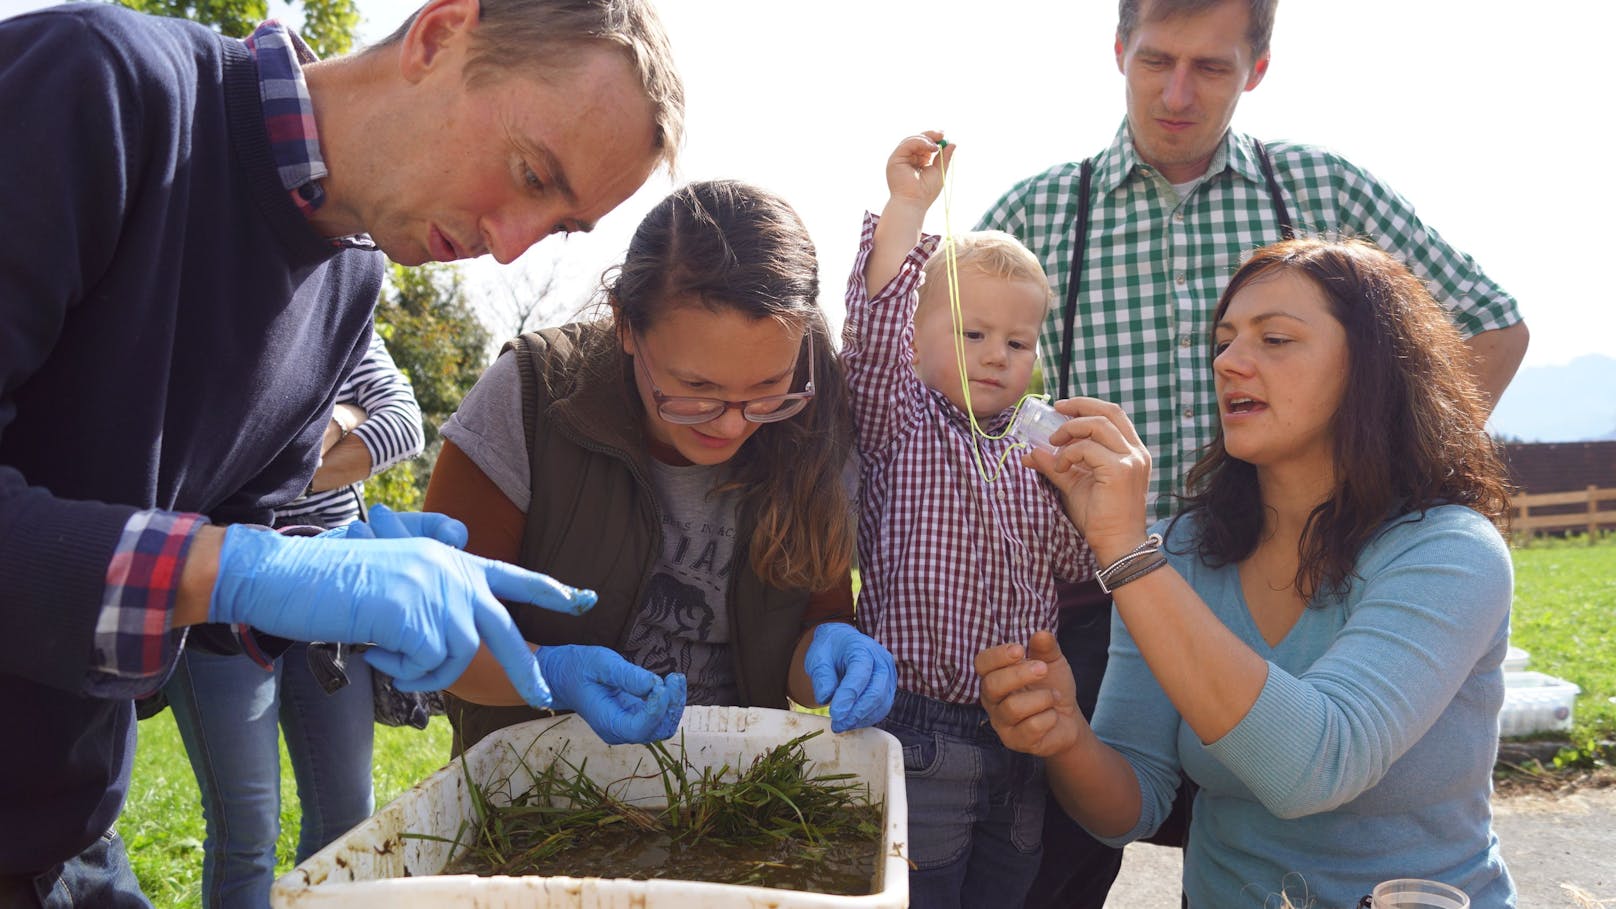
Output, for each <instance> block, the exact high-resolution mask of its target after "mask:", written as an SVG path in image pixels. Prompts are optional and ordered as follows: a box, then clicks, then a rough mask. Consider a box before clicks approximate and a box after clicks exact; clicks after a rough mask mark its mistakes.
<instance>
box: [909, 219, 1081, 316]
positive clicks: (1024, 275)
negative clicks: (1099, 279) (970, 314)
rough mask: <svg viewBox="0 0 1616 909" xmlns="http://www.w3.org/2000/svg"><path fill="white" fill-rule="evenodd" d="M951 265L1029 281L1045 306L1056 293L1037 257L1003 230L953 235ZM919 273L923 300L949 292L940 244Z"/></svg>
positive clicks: (945, 253) (986, 273)
mask: <svg viewBox="0 0 1616 909" xmlns="http://www.w3.org/2000/svg"><path fill="white" fill-rule="evenodd" d="M954 267H955V268H956V269H958V270H959V271H961V272H963V271H965V269H967V268H972V269H975V270H976V271H977V272H978V273H979V274H984V275H987V276H988V277H990V278H1002V279H1004V280H1006V281H1031V282H1033V283H1035V284H1037V285H1038V286H1039V287H1042V288H1043V289H1044V304H1045V306H1048V305H1049V302H1050V301H1051V300H1053V299H1054V296H1055V294H1054V291H1053V290H1051V289H1050V286H1049V276H1048V275H1045V274H1044V267H1043V265H1042V264H1040V263H1039V261H1038V257H1037V256H1035V255H1033V254H1032V250H1030V249H1028V248H1027V247H1025V246H1023V245H1021V241H1020V240H1017V239H1016V238H1015V237H1013V236H1011V235H1010V234H1007V233H1005V232H1004V231H1002V230H973V231H971V232H969V233H965V234H961V235H959V236H958V237H955V238H954ZM922 274H924V275H925V280H924V281H923V282H921V294H920V299H921V303H922V304H924V303H925V301H926V298H927V297H931V296H934V295H936V294H937V293H943V294H945V295H946V294H947V293H948V253H947V250H945V249H944V248H943V246H942V245H941V244H939V245H938V247H937V251H936V252H935V253H932V256H931V258H930V259H928V260H927V261H926V267H925V269H924V270H923V271H922ZM927 288H931V293H927V292H926V289H927ZM944 299H947V298H946V296H945V297H944Z"/></svg>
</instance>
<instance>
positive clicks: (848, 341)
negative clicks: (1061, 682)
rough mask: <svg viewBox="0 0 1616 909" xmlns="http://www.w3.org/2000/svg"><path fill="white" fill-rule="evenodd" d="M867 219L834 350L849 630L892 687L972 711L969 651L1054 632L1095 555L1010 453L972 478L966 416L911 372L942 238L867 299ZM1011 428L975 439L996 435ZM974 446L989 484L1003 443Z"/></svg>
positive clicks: (1004, 419)
mask: <svg viewBox="0 0 1616 909" xmlns="http://www.w3.org/2000/svg"><path fill="white" fill-rule="evenodd" d="M878 220H879V218H878V217H877V216H876V215H873V214H866V215H865V218H864V232H863V235H862V237H861V238H860V241H859V253H858V258H857V260H856V261H854V263H853V274H852V276H851V277H850V278H849V279H848V283H847V322H846V328H845V331H844V335H843V348H842V361H843V363H844V365H845V367H846V369H847V381H848V385H849V386H850V388H851V390H852V397H853V416H854V420H855V422H856V423H857V427H858V448H859V457H860V461H861V463H860V466H859V479H860V512H859V565H860V570H861V574H862V579H863V586H862V589H861V590H860V592H859V600H858V615H857V621H858V626H859V628H860V629H861V630H863V631H864V633H866V634H868V635H870V636H871V637H873V638H875V639H876V640H878V641H880V642H881V643H882V644H884V645H886V647H887V649H888V650H890V651H892V655H893V657H894V658H896V660H897V663H898V687H900V688H902V689H904V690H905V691H910V692H914V693H916V694H920V695H924V696H926V697H929V698H933V699H936V700H940V701H947V702H950V703H955V704H965V703H975V702H976V700H977V696H978V691H979V687H980V686H979V685H978V682H977V677H976V669H975V660H976V654H977V652H978V651H980V650H981V649H982V648H984V647H991V646H993V645H995V644H1003V643H1008V642H1011V641H1016V642H1022V643H1025V642H1026V640H1027V638H1028V637H1030V636H1031V635H1032V633H1033V632H1034V631H1037V630H1039V629H1053V628H1054V627H1055V579H1056V578H1061V579H1064V580H1069V581H1082V580H1087V579H1088V578H1090V577H1092V576H1093V574H1094V556H1093V554H1092V553H1091V552H1090V551H1089V548H1088V546H1087V545H1086V544H1085V543H1084V542H1083V538H1082V537H1081V536H1079V535H1078V532H1077V530H1076V528H1074V527H1073V526H1072V523H1071V521H1070V520H1068V519H1067V517H1066V515H1065V513H1064V512H1063V511H1062V510H1061V506H1060V502H1059V499H1058V497H1057V495H1056V493H1055V491H1054V489H1053V488H1052V487H1050V486H1049V484H1048V483H1046V482H1045V481H1044V480H1043V478H1042V477H1041V476H1039V475H1038V474H1037V473H1036V472H1034V471H1032V470H1030V469H1028V468H1026V467H1022V466H1021V462H1020V458H1019V457H1018V456H1017V454H1012V455H1011V456H1010V458H1009V459H1008V461H1007V462H1006V464H1005V467H1004V468H1003V470H1002V472H1001V473H1000V474H999V476H998V477H997V478H996V479H995V481H994V482H992V483H987V482H985V481H984V480H983V478H982V477H981V475H980V474H979V473H978V472H977V467H976V461H975V457H974V455H973V454H972V450H971V449H972V444H973V442H972V437H971V428H970V423H969V420H968V419H967V417H966V414H965V412H964V411H962V410H960V409H959V408H957V407H955V406H954V405H953V403H952V402H950V401H949V400H948V398H947V397H946V396H945V395H944V394H943V393H942V392H940V391H937V390H936V389H933V388H930V387H928V386H927V385H926V384H925V383H923V382H921V381H920V378H919V376H917V375H916V374H915V371H914V367H913V354H912V350H913V344H914V335H915V331H914V313H915V305H916V303H917V302H918V300H919V287H920V274H921V267H922V266H924V265H925V264H926V260H927V259H928V258H930V256H931V254H932V252H933V251H935V249H936V248H937V243H938V239H939V238H937V237H935V236H931V235H927V236H925V237H923V238H922V239H921V241H920V244H919V245H918V246H916V247H915V248H914V249H913V250H911V251H910V253H909V255H908V257H907V258H906V259H905V260H904V263H903V267H902V268H901V269H900V270H899V272H898V275H897V277H895V278H893V279H892V282H891V283H890V284H888V285H887V286H886V287H885V288H884V289H883V290H882V291H881V293H880V295H879V296H877V297H876V298H875V299H873V300H872V299H870V295H869V290H868V288H867V287H866V286H865V283H864V267H865V263H866V261H867V260H868V259H869V257H870V249H871V246H872V244H873V242H874V237H875V225H876V222H877V221H878ZM1010 415H1011V411H1010V410H1006V411H1004V412H1003V413H1000V414H997V415H996V416H994V417H993V418H992V419H991V420H989V421H987V424H986V425H985V426H984V429H985V430H986V431H988V432H989V433H992V434H995V435H996V434H998V433H999V432H1000V431H1002V430H1003V429H1004V427H1005V426H1006V425H1007V424H1008V423H1009V420H1010ZM976 444H978V445H980V447H981V454H982V460H983V463H984V464H986V465H987V466H988V469H989V473H990V475H991V474H992V472H993V466H992V465H994V464H997V463H998V461H999V458H1000V457H1001V456H1002V455H1003V454H1004V452H1005V450H1006V449H1008V448H1009V447H1010V446H1011V445H1012V444H1013V440H1011V439H1000V440H988V439H978V440H977V441H976ZM1018 454H1019V453H1018Z"/></svg>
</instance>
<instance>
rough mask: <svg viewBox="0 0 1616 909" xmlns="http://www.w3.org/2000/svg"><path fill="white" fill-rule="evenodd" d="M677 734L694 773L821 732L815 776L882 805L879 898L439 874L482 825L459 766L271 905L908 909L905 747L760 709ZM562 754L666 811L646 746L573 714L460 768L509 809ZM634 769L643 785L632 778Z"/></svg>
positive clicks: (300, 872) (526, 726) (354, 834)
mask: <svg viewBox="0 0 1616 909" xmlns="http://www.w3.org/2000/svg"><path fill="white" fill-rule="evenodd" d="M679 728H680V731H681V732H682V733H683V735H684V744H685V757H686V759H687V760H688V761H689V762H690V763H691V764H692V765H694V766H695V767H697V768H701V767H708V766H715V767H716V766H722V765H724V764H728V765H729V766H730V767H731V768H734V767H737V766H739V767H742V768H744V767H747V766H750V764H751V762H752V759H753V758H754V757H757V756H758V755H760V754H762V753H764V752H766V751H768V750H769V749H770V748H773V747H774V746H776V745H779V744H782V743H784V742H787V741H789V740H791V739H793V738H796V737H797V736H800V735H802V734H804V733H807V732H811V731H813V730H815V729H823V730H824V734H822V735H819V736H815V737H814V738H812V739H809V740H808V741H806V742H804V743H803V746H802V747H803V751H804V753H805V754H806V755H807V756H808V759H809V761H810V764H811V767H810V772H811V773H849V772H850V773H856V774H858V775H859V776H860V777H861V778H862V779H863V780H864V781H866V782H868V784H869V787H870V798H871V800H872V801H876V802H882V803H884V805H885V822H886V823H885V828H886V829H885V834H884V837H883V840H882V843H881V847H880V848H881V855H882V856H884V858H883V859H882V860H881V861H878V862H877V864H876V879H875V881H874V882H873V887H872V889H873V890H874V891H875V892H874V893H872V894H870V895H868V896H833V895H829V894H822V893H808V892H802V891H796V890H781V889H775V888H768V887H742V886H737V885H733V884H713V883H707V882H704V881H674V880H653V881H632V880H620V879H609V878H574V877H477V876H475V875H439V872H440V871H441V870H442V869H443V868H444V867H445V866H447V865H448V864H449V861H450V859H451V857H452V856H451V855H450V849H451V845H450V842H449V841H453V840H454V839H455V838H456V837H457V836H461V837H462V838H463V836H464V834H463V833H462V832H461V830H462V824H467V825H469V824H470V823H471V822H472V818H473V817H474V812H473V809H472V804H471V798H470V792H469V791H468V789H467V784H466V779H465V772H466V771H465V770H464V769H462V767H461V763H460V762H459V761H454V762H451V763H450V764H449V765H447V766H445V767H444V768H443V769H441V770H439V771H438V772H437V773H434V774H433V775H432V776H430V777H427V778H426V779H425V780H423V781H421V782H420V783H417V784H416V785H415V787H414V788H413V789H411V790H410V791H409V792H406V793H405V794H403V795H401V796H399V797H398V798H397V799H394V800H393V801H392V802H391V803H389V804H388V805H387V806H385V807H384V808H382V809H381V810H380V811H378V812H376V813H375V814H374V815H372V816H371V817H370V818H369V819H368V820H366V821H365V822H364V823H362V824H360V825H359V826H358V827H355V828H354V829H353V830H350V831H349V832H348V833H347V834H345V835H344V836H343V837H341V838H340V839H338V840H337V841H336V842H334V843H332V844H331V845H329V846H327V847H326V848H324V849H322V850H320V851H319V852H317V853H315V854H314V855H313V856H311V857H310V858H309V859H308V861H305V862H303V863H302V864H300V865H298V866H297V867H296V868H294V869H292V870H291V871H290V872H288V873H286V874H285V875H283V876H282V877H281V878H280V879H279V880H277V881H276V882H275V886H274V888H273V890H272V892H271V894H270V905H272V906H274V907H276V909H316V907H320V909H323V907H342V909H427V907H431V909H443V907H466V909H471V907H476V909H540V907H569V909H574V907H575V909H672V907H686V906H703V907H708V906H710V907H714V909H731V907H734V909H741V907H745V909H758V907H765V906H767V907H778V909H853V907H883V909H885V907H903V906H907V905H908V904H909V874H908V864H907V851H908V833H907V821H906V819H907V806H906V803H905V801H904V786H903V749H902V747H901V746H900V745H899V744H898V740H897V739H895V738H893V737H892V736H891V735H889V734H887V733H885V732H882V731H880V730H878V729H859V730H856V731H853V732H846V733H843V734H841V735H832V734H831V732H830V720H829V718H827V717H823V716H816V715H813V714H806V713H794V712H791V711H786V710H768V709H763V708H740V707H689V708H686V710H685V715H684V720H683V721H682V722H681V724H680V727H679ZM678 742H679V733H675V734H674V737H673V738H672V739H671V740H670V741H669V743H668V744H669V750H671V751H673V752H674V753H675V755H677V753H678V749H677V744H678ZM558 754H561V755H564V756H565V757H566V759H567V760H568V762H570V763H571V764H572V765H574V766H579V765H583V766H584V767H585V769H586V771H587V773H588V775H589V777H590V778H591V779H593V780H595V781H596V782H599V783H614V782H616V781H622V782H621V783H618V784H617V785H614V786H613V787H612V793H613V794H614V795H616V796H618V797H619V798H622V799H624V800H625V801H629V802H633V803H636V804H641V805H661V804H664V802H665V800H664V797H663V790H662V783H661V780H660V778H658V777H657V776H656V774H654V773H650V774H645V773H643V771H644V770H645V769H646V768H647V767H648V766H650V767H654V766H655V765H654V762H652V760H651V756H650V755H649V753H648V752H647V751H646V750H645V749H644V748H643V747H641V746H639V745H615V746H613V745H607V744H605V743H603V742H602V741H601V740H600V739H599V738H597V737H596V736H595V734H594V733H593V732H591V731H590V730H589V727H588V726H587V725H586V724H585V723H584V722H583V720H581V719H579V718H578V717H576V716H570V715H569V716H566V717H561V718H556V719H544V720H534V721H532V722H529V723H522V724H520V725H517V726H511V727H509V728H507V729H502V730H500V731H498V732H496V733H494V734H493V735H491V736H489V737H488V738H486V739H484V740H483V741H481V742H479V743H477V745H476V746H475V747H473V748H471V749H470V750H469V751H467V752H466V754H465V763H466V768H469V771H470V774H471V776H472V778H473V779H475V780H477V781H478V782H479V783H480V784H481V785H482V788H483V790H484V793H485V795H487V796H488V797H489V798H490V799H491V800H493V801H496V802H498V801H503V802H506V803H508V802H509V801H510V799H511V797H512V796H513V795H517V794H520V793H521V792H522V791H524V790H526V789H527V788H528V787H529V784H530V782H531V780H530V779H529V777H528V776H527V773H526V771H523V770H520V769H519V767H520V763H519V760H518V757H519V756H520V759H521V761H525V763H526V766H528V767H530V768H532V769H533V770H535V771H537V770H540V769H542V768H544V767H545V766H547V765H549V764H550V763H551V761H552V760H553V759H554V758H555V756H556V755H558ZM586 761H587V763H585V762H586ZM636 770H639V771H642V774H641V775H642V776H643V778H640V779H630V777H631V776H634V775H635V771H636ZM507 784H508V785H507ZM511 789H515V792H512V791H511ZM468 829H469V827H468ZM402 833H411V834H427V835H430V836H434V837H442V838H443V839H444V840H445V842H437V841H435V840H423V839H419V838H416V837H413V836H412V837H407V838H406V837H401V836H400V834H402Z"/></svg>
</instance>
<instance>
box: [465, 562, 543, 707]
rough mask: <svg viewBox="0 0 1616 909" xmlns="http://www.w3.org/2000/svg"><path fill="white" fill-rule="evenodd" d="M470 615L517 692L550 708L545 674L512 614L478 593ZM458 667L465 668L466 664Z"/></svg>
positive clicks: (538, 705) (532, 701)
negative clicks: (540, 669) (513, 620)
mask: <svg viewBox="0 0 1616 909" xmlns="http://www.w3.org/2000/svg"><path fill="white" fill-rule="evenodd" d="M490 564H495V565H497V564H499V563H497V562H491V563H490ZM540 577H542V575H540ZM472 617H473V618H474V619H475V620H476V623H477V634H478V635H479V636H480V637H481V638H482V642H483V643H484V644H486V645H487V646H488V652H489V653H492V654H493V655H494V659H496V660H498V661H499V665H500V666H502V667H503V668H504V669H505V674H506V675H507V676H509V677H510V680H511V684H512V685H514V686H516V693H517V694H519V695H521V696H522V700H524V701H526V702H527V704H528V706H530V707H549V706H550V704H551V697H550V686H549V685H547V684H545V681H544V676H543V675H542V674H541V673H540V672H539V662H538V660H536V659H535V658H534V656H533V650H532V648H530V647H528V645H527V642H526V641H524V640H522V633H521V632H519V631H517V630H516V623H515V622H512V621H511V614H510V613H508V612H506V611H505V607H504V606H501V605H500V604H499V603H497V602H495V601H493V600H491V599H488V598H486V597H481V596H479V597H477V598H476V600H475V602H473V604H472ZM461 669H462V671H464V669H465V667H464V666H462V667H461ZM456 678H458V675H457V676H456ZM449 681H451V682H452V681H454V679H450V680H449Z"/></svg>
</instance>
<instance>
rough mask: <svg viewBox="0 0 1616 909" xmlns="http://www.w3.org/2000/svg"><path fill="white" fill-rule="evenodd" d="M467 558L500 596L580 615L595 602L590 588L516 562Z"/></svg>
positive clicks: (489, 587)
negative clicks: (480, 569) (573, 584)
mask: <svg viewBox="0 0 1616 909" xmlns="http://www.w3.org/2000/svg"><path fill="white" fill-rule="evenodd" d="M467 558H470V559H476V560H477V563H478V565H479V566H480V567H481V568H482V571H483V576H484V577H485V578H486V579H487V580H488V589H489V590H491V591H493V593H494V596H496V597H499V598H500V599H502V600H514V601H516V602H518V603H531V604H533V605H534V606H538V607H540V608H542V609H548V610H550V611H552V612H566V613H571V614H573V615H582V614H584V613H585V612H588V611H589V609H590V607H592V606H594V605H595V592H594V591H593V590H585V589H583V588H581V587H568V586H567V585H566V584H563V583H561V582H560V581H557V580H556V579H555V578H552V577H550V576H549V575H544V574H539V573H538V572H536V571H528V570H526V569H524V568H517V567H516V566H515V565H508V564H506V563H504V562H496V561H494V560H493V559H484V558H479V557H477V556H467Z"/></svg>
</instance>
